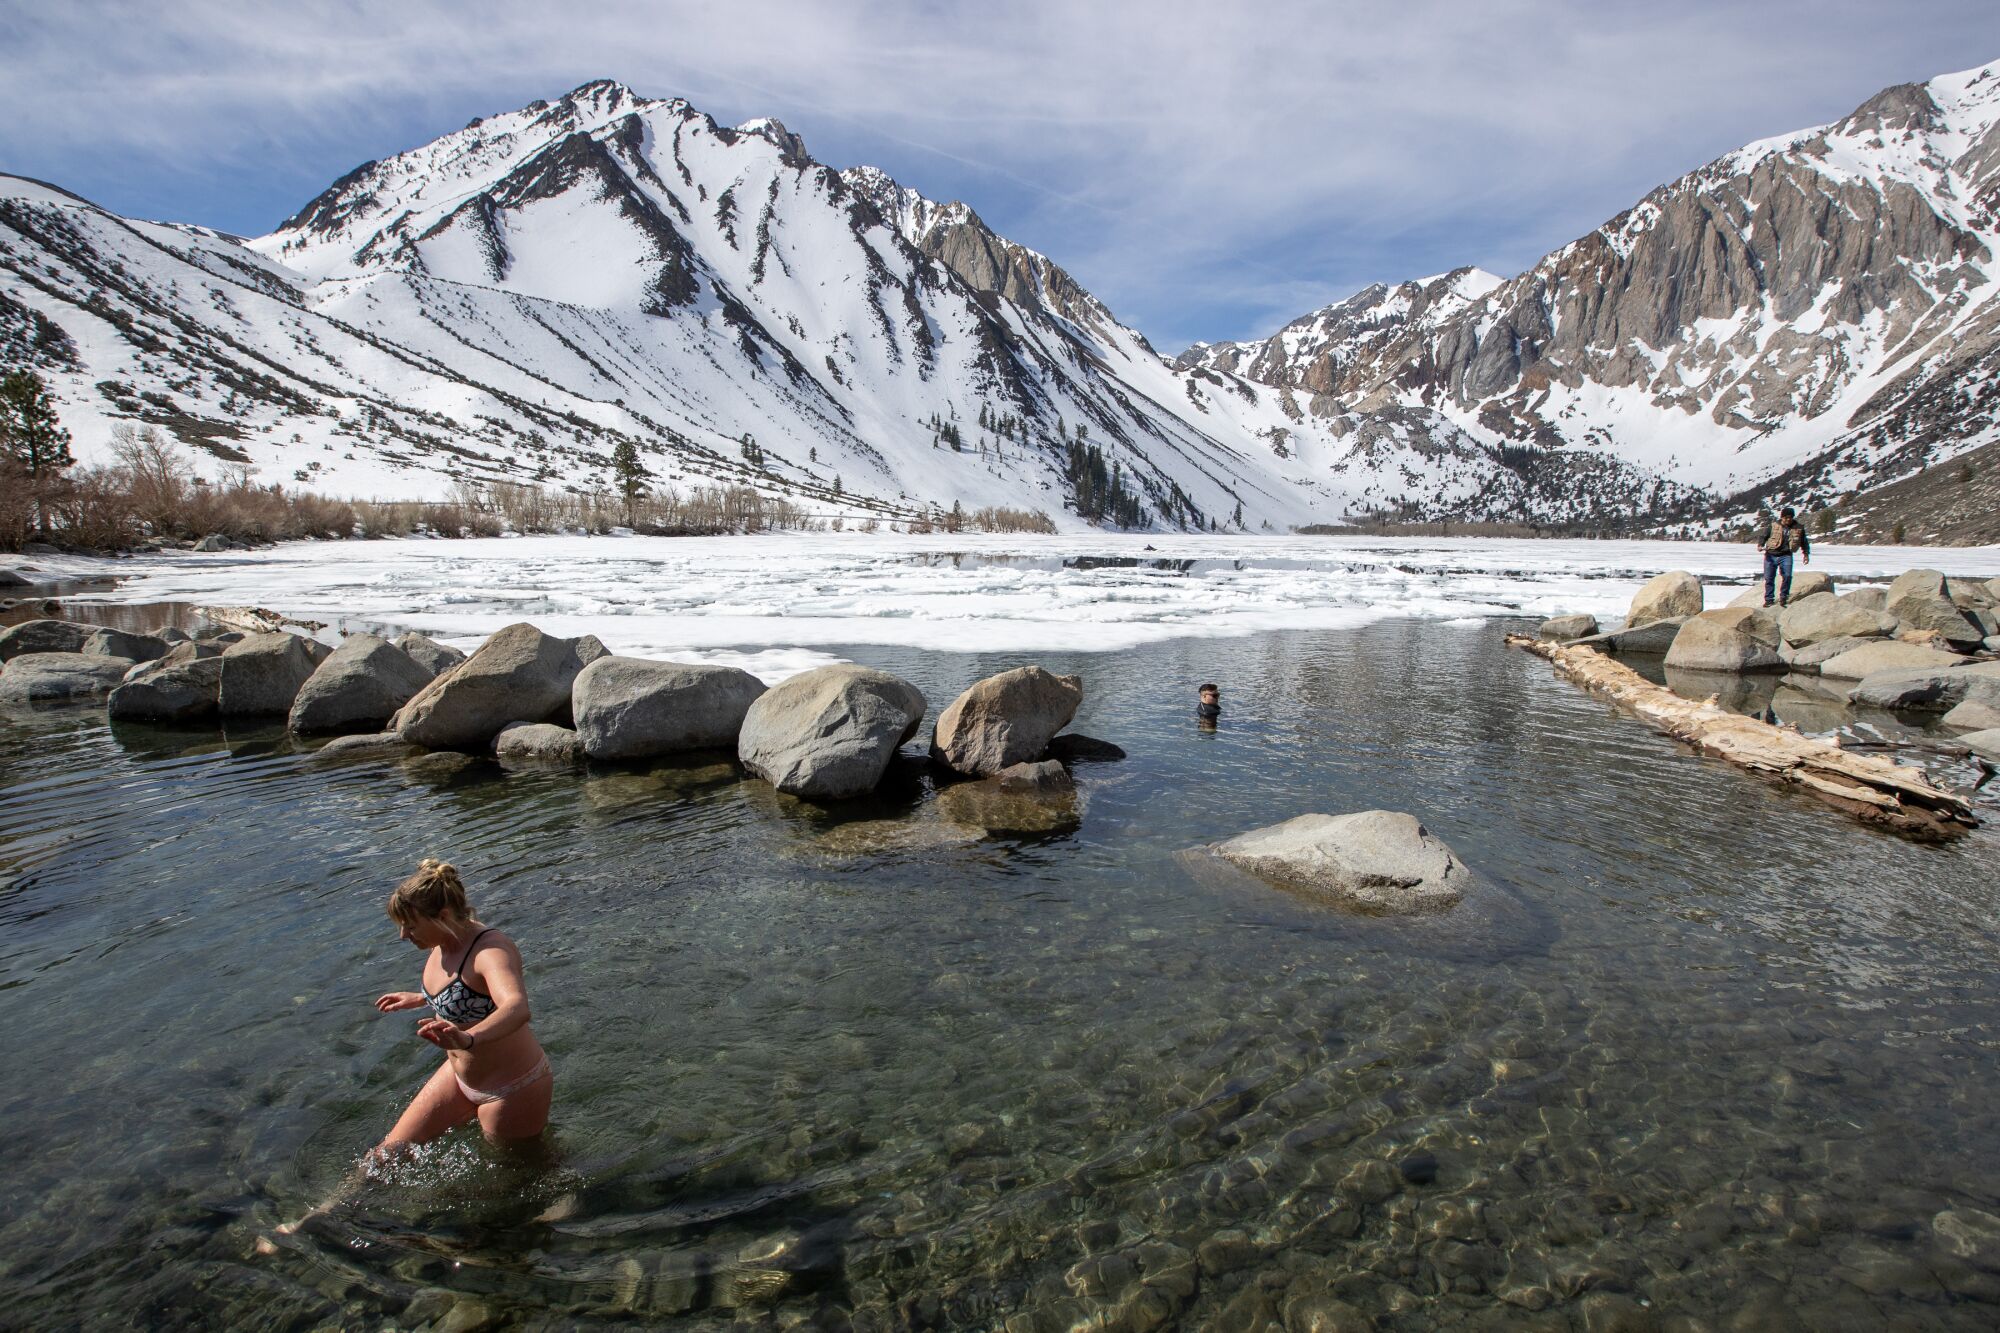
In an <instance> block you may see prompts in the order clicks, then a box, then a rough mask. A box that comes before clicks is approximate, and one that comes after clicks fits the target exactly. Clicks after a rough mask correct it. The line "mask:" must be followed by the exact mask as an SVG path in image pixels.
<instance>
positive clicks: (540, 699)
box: [389, 623, 583, 750]
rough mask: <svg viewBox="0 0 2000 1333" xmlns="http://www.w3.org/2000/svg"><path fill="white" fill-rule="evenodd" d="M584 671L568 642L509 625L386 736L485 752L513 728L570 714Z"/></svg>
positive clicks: (436, 684) (425, 694) (406, 710)
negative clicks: (516, 724)
mask: <svg viewBox="0 0 2000 1333" xmlns="http://www.w3.org/2000/svg"><path fill="white" fill-rule="evenodd" d="M582 668H583V664H582V663H581V662H579V661H578V660H577V656H576V645H575V644H574V643H572V642H571V641H570V640H568V639H558V638H554V637H552V636H550V635H547V634H544V633H542V632H541V631H540V630H538V629H536V628H535V627H534V626H533V625H530V624H526V623H522V624H516V625H509V626H507V628H505V629H503V630H500V631H498V632H497V633H495V634H494V635H493V636H492V637H491V638H489V639H487V640H486V642H485V643H482V644H480V645H479V648H478V650H477V651H476V652H474V653H473V654H472V656H470V657H468V658H466V659H465V661H463V662H461V663H459V664H458V665H457V666H456V667H454V668H452V669H451V670H450V671H447V672H446V673H445V674H444V675H442V676H439V677H437V678H436V679H435V680H433V681H431V683H430V684H428V685H426V686H424V688H423V689H421V690H419V691H418V692H417V693H416V695H415V696H414V697H412V698H411V700H410V701H409V702H408V703H406V704H404V705H403V706H402V708H401V709H399V710H398V711H397V713H396V715H395V717H394V718H393V719H391V721H390V723H389V729H390V730H391V731H394V732H397V733H399V734H400V735H401V736H402V737H403V739H405V740H407V741H410V742H412V743H413V744H416V745H422V746H426V747H428V748H430V749H440V750H449V749H484V748H485V747H486V745H487V742H489V741H491V740H492V739H493V736H494V734H495V733H496V732H498V731H499V730H500V728H502V727H504V726H506V725H507V724H508V723H509V722H540V721H544V720H546V719H548V718H550V717H552V716H554V715H555V714H557V713H567V712H568V711H569V692H570V686H571V685H572V684H574V683H575V681H576V674H577V672H578V671H580V670H582Z"/></svg>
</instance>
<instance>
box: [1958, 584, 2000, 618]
mask: <svg viewBox="0 0 2000 1333" xmlns="http://www.w3.org/2000/svg"><path fill="white" fill-rule="evenodd" d="M1947 593H1948V595H1949V596H1950V597H1951V600H1952V601H1954V602H1956V603H1958V604H1959V605H1960V606H1961V607H1963V608H1965V609H1966V610H1967V611H1987V610H1991V609H1992V608H1993V606H1994V605H1995V601H1994V597H1993V594H1992V593H1991V592H1990V591H1988V589H1987V587H1986V585H1985V584H1984V583H1981V582H1980V581H1979V580H1978V579H1951V580H1949V584H1948V587H1947Z"/></svg>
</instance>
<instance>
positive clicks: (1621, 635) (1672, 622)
mask: <svg viewBox="0 0 2000 1333" xmlns="http://www.w3.org/2000/svg"><path fill="white" fill-rule="evenodd" d="M1688 620H1689V617H1687V616H1674V617H1672V618H1670V619H1667V620H1656V621H1654V622H1653V623H1652V624H1650V625H1640V626H1638V627H1636V628H1632V629H1614V630H1607V631H1606V632H1604V633H1602V634H1587V635H1585V636H1584V637H1583V638H1581V639H1574V640H1572V641H1571V642H1570V645H1569V646H1570V647H1572V648H1595V649H1597V650H1599V651H1600V652H1606V653H1664V652H1665V651H1667V649H1669V648H1671V647H1673V646H1674V639H1675V638H1676V637H1677V636H1678V635H1679V634H1680V632H1681V626H1682V625H1685V624H1687V622H1688Z"/></svg>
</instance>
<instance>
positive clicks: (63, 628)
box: [0, 620, 97, 662]
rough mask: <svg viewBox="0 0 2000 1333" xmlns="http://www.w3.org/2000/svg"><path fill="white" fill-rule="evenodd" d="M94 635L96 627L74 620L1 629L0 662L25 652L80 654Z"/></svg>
mask: <svg viewBox="0 0 2000 1333" xmlns="http://www.w3.org/2000/svg"><path fill="white" fill-rule="evenodd" d="M95 633H97V626H95V625H79V624H77V623H76V622H75V621H73V620H24V621H22V622H21V623H20V624H18V625H9V626H8V627H7V628H6V629H4V630H0V662H11V661H13V660H14V659H15V658H17V657H20V656H22V655H24V654H26V653H80V652H82V651H83V645H84V644H86V643H88V642H90V636H91V635H93V634H95Z"/></svg>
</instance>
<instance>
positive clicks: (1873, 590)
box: [1841, 584, 1889, 611]
mask: <svg viewBox="0 0 2000 1333" xmlns="http://www.w3.org/2000/svg"><path fill="white" fill-rule="evenodd" d="M1841 600H1842V601H1844V602H1847V603H1849V604H1850V605H1853V606H1865V607H1867V608H1868V609H1869V610H1870V611H1886V610H1888V609H1889V590H1888V589H1887V588H1885V587H1882V586H1881V585H1879V584H1877V585H1875V586H1873V587H1868V588H1856V589H1855V590H1854V591H1852V592H1847V593H1842V594H1841Z"/></svg>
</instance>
